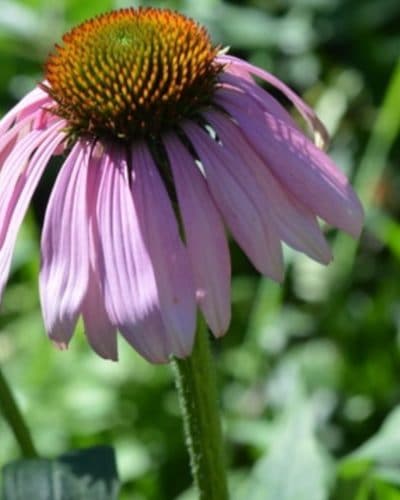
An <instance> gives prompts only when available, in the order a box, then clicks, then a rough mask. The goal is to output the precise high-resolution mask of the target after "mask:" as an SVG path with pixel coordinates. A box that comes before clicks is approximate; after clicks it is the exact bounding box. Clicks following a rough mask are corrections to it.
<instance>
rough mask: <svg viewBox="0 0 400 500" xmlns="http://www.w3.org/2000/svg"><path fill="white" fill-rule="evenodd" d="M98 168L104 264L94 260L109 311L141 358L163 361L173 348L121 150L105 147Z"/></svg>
mask: <svg viewBox="0 0 400 500" xmlns="http://www.w3.org/2000/svg"><path fill="white" fill-rule="evenodd" d="M98 167H99V175H100V182H99V188H98V195H97V225H98V236H99V244H100V245H101V259H102V262H101V261H100V259H98V263H97V266H98V268H99V274H100V279H101V281H102V283H103V287H104V296H105V306H106V310H107V314H108V315H109V317H110V320H111V322H112V324H114V326H116V327H117V328H118V329H119V330H120V331H121V333H122V334H123V335H124V337H125V338H126V339H127V340H128V342H129V343H130V344H132V345H133V347H134V348H135V349H136V350H137V351H138V352H139V353H140V354H141V355H142V356H144V357H145V358H147V359H148V360H149V361H151V362H153V363H163V362H167V361H168V357H169V355H170V354H171V353H173V352H174V351H175V349H176V346H175V344H174V342H170V341H169V339H168V338H167V335H166V332H165V328H164V325H163V322H162V319H161V314H160V305H159V298H158V291H157V287H156V282H155V278H154V271H153V266H152V262H151V259H150V257H149V253H148V250H147V248H146V246H145V243H144V241H143V234H142V229H141V227H140V226H139V222H138V213H137V211H138V207H137V203H136V200H135V199H133V198H132V195H131V192H130V188H129V173H128V172H129V166H128V163H127V158H126V154H125V152H124V151H123V150H119V149H117V148H116V147H115V148H111V146H109V147H107V149H106V151H105V152H104V154H103V159H102V162H101V164H100V165H99V166H98ZM93 196H94V194H93ZM178 350H179V348H178Z"/></svg>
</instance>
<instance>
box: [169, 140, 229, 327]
mask: <svg viewBox="0 0 400 500" xmlns="http://www.w3.org/2000/svg"><path fill="white" fill-rule="evenodd" d="M164 143H165V146H166V149H167V152H168V156H169V160H170V164H171V168H172V173H173V177H174V184H175V188H176V191H177V196H178V202H179V206H180V213H181V216H182V220H183V224H184V229H185V236H186V246H187V249H188V253H189V257H190V261H191V264H192V269H193V274H194V280H195V285H196V291H197V298H198V301H199V304H200V307H201V309H202V311H203V313H204V316H205V318H206V320H207V323H208V325H209V326H210V328H211V330H212V332H213V333H214V335H216V336H221V335H223V334H224V333H225V332H226V330H227V328H228V325H229V321H230V258H229V248H228V243H227V239H226V236H225V232H224V226H223V223H222V220H221V217H220V215H219V213H218V211H217V209H216V207H215V204H214V202H213V200H212V197H211V194H210V192H209V190H208V187H207V184H206V182H205V179H204V178H203V176H202V174H201V173H200V170H199V169H198V167H197V165H196V164H195V162H194V159H193V157H192V156H191V155H190V154H189V152H188V151H187V150H186V148H185V147H184V146H183V145H182V143H181V142H180V141H179V140H178V139H177V138H176V137H175V136H174V135H172V134H171V135H168V136H167V137H166V138H165V140H164Z"/></svg>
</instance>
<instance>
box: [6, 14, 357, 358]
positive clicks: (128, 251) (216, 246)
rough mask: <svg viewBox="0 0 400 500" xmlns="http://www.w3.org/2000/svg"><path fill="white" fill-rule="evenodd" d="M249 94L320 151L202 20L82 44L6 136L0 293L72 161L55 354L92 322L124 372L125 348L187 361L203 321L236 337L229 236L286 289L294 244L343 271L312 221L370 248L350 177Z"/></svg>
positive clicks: (91, 24) (49, 216)
mask: <svg viewBox="0 0 400 500" xmlns="http://www.w3.org/2000/svg"><path fill="white" fill-rule="evenodd" d="M254 77H258V78H260V79H261V80H263V81H265V82H268V83H269V84H271V85H273V86H275V87H276V88H277V89H279V90H280V91H281V92H282V93H283V94H284V95H285V96H286V97H287V98H288V99H289V100H290V101H292V103H293V104H294V105H295V107H296V108H297V109H298V110H299V111H300V113H301V114H302V115H303V117H304V118H305V120H306V121H307V123H308V125H309V126H310V127H311V129H312V130H313V132H314V136H315V137H317V138H318V141H319V142H321V141H323V140H324V138H325V136H326V133H325V130H324V128H323V126H322V125H321V123H320V122H319V121H318V119H317V118H316V116H315V114H314V113H313V111H312V110H311V109H310V108H309V107H308V106H307V105H306V104H305V103H304V102H303V101H302V100H301V99H300V98H299V97H298V96H297V95H296V94H295V93H294V92H292V91H291V90H290V89H289V88H288V87H287V86H286V85H285V84H283V83H282V82H281V81H279V80H278V79H277V78H275V77H274V76H272V75H271V74H269V73H267V72H266V71H263V70H262V69H260V68H257V67H255V66H252V65H251V64H248V63H246V62H245V61H242V60H241V59H237V58H235V57H232V56H229V55H226V54H224V53H223V52H222V51H219V48H218V47H214V46H213V45H212V43H211V41H210V39H209V37H208V34H207V32H206V31H205V29H204V28H202V27H200V26H199V25H198V24H196V23H195V22H194V21H193V20H191V19H188V18H186V17H184V16H183V15H181V14H178V13H176V12H172V11H169V10H160V9H153V8H139V9H123V10H119V11H116V12H112V13H108V14H104V15H102V16H99V17H97V18H95V19H93V20H90V21H87V22H85V23H83V24H81V25H80V26H78V27H76V28H75V29H73V30H72V31H71V32H70V33H68V34H67V35H65V36H64V37H63V43H62V44H61V45H57V46H56V48H55V50H54V52H53V53H52V54H51V55H50V56H49V58H48V61H47V63H46V78H45V80H44V81H43V82H42V83H40V84H39V85H38V87H37V88H36V89H34V90H33V91H32V92H30V93H29V94H28V95H27V96H26V97H24V98H23V99H22V100H21V102H19V103H18V104H17V105H16V106H15V107H14V108H13V109H12V110H11V111H10V112H9V113H8V114H7V115H6V116H5V117H4V118H3V119H2V120H1V122H0V166H1V171H0V221H1V242H0V244H1V247H0V280H1V281H0V287H1V289H0V290H1V291H2V290H3V288H4V285H5V283H6V280H7V277H8V274H9V269H10V262H11V259H12V253H13V248H14V244H15V240H16V236H17V232H18V229H19V226H20V224H21V222H22V219H23V217H24V214H25V212H26V210H27V207H28V205H29V202H30V199H31V197H32V193H33V192H34V190H35V188H36V186H37V184H38V182H39V180H40V178H41V176H42V174H43V172H44V170H45V168H46V167H47V165H48V163H49V160H50V159H51V157H52V156H55V155H65V161H64V164H63V166H62V167H61V170H60V172H59V174H58V178H57V180H56V182H55V185H54V187H53V190H52V193H51V196H50V200H49V203H48V206H47V210H46V216H45V220H44V227H43V232H42V241H41V254H42V266H41V272H40V297H41V304H42V309H43V315H44V322H45V326H46V330H47V332H48V334H49V336H50V338H51V339H53V340H54V341H55V342H56V343H57V344H58V345H60V346H61V347H63V346H66V345H67V344H68V342H69V340H70V338H71V336H72V334H73V331H74V328H75V325H76V322H77V320H78V318H79V317H80V316H82V318H83V322H84V327H85V332H86V335H87V337H88V340H89V342H90V344H91V345H92V347H93V349H94V350H95V351H96V352H97V353H98V354H100V355H101V356H103V357H105V358H111V359H116V358H117V341H116V332H117V330H119V331H120V332H121V333H122V335H123V336H124V337H125V338H126V339H127V341H128V342H129V343H130V344H132V345H133V347H134V348H135V349H136V350H137V351H138V352H139V353H140V354H141V355H143V356H144V357H145V358H147V359H148V360H150V361H152V362H166V361H168V359H169V356H170V355H175V356H178V357H185V356H187V355H188V354H190V352H191V349H192V345H193V337H194V331H195V323H196V307H197V305H198V306H199V308H200V309H201V311H202V313H203V315H204V317H205V319H206V321H207V323H208V325H209V327H210V329H211V331H212V332H213V334H214V335H215V336H220V335H223V334H224V333H225V332H226V330H227V328H228V325H229V321H230V257H229V250H228V243H227V236H226V233H225V229H226V228H227V229H228V230H229V232H230V233H231V234H232V236H233V238H234V239H235V240H236V241H237V242H238V244H239V245H240V246H241V248H242V249H243V251H244V252H245V253H246V255H247V256H248V257H249V259H250V260H251V262H252V263H253V264H254V266H255V267H256V268H257V269H258V270H259V271H260V272H261V273H263V274H265V275H266V276H269V277H270V278H272V279H274V280H277V281H280V280H282V277H283V262H282V242H283V243H286V244H287V245H289V246H291V247H292V248H294V249H296V250H299V251H301V252H304V253H305V254H307V255H308V256H310V257H311V258H313V259H315V260H317V261H319V262H321V263H323V264H327V263H329V261H330V260H331V258H332V256H331V252H330V249H329V247H328V245H327V243H326V241H325V239H324V236H323V234H322V233H321V230H320V228H319V224H318V221H317V218H318V217H319V218H321V219H323V220H325V221H326V222H328V223H329V224H332V225H334V226H336V227H338V228H340V229H342V230H344V231H346V232H347V233H349V234H350V235H352V236H354V237H357V236H358V235H359V233H360V229H361V225H362V219H363V214H362V208H361V206H360V203H359V201H358V199H357V197H356V195H355V194H354V192H353V190H352V189H351V187H350V186H349V183H348V181H347V179H346V177H345V176H344V175H343V174H342V173H341V172H340V171H339V170H338V169H337V167H336V166H335V165H334V163H333V162H332V161H331V160H330V159H329V157H328V156H327V155H326V154H325V153H324V152H323V151H322V150H321V149H319V148H318V147H316V146H315V145H314V144H313V143H312V142H311V141H310V140H309V139H308V138H307V137H306V136H305V135H304V133H303V132H302V131H301V130H300V129H299V128H298V126H297V125H296V124H295V122H294V121H293V119H292V118H291V117H290V115H289V114H288V113H287V112H286V111H285V109H284V108H283V107H282V106H281V105H280V104H279V103H278V102H277V101H276V100H275V99H274V98H273V97H272V96H271V95H270V94H269V93H267V92H266V91H265V90H263V89H262V88H261V87H260V86H259V85H258V84H257V83H256V82H255V80H254ZM318 146H320V144H318Z"/></svg>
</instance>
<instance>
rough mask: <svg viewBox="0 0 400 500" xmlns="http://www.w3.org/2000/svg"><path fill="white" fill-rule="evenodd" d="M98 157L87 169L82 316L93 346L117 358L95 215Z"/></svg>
mask: <svg viewBox="0 0 400 500" xmlns="http://www.w3.org/2000/svg"><path fill="white" fill-rule="evenodd" d="M97 160H98V158H96V157H94V156H92V158H91V161H90V166H89V170H88V180H87V203H88V217H89V228H90V234H89V255H90V270H89V282H88V287H87V291H86V295H85V297H84V299H83V302H82V307H81V310H82V317H83V322H84V325H85V334H86V336H87V338H88V341H89V343H90V345H91V346H92V348H93V349H94V350H95V351H96V352H97V354H99V355H100V356H102V357H103V358H106V359H112V360H114V361H116V360H117V359H118V346H117V332H116V328H115V326H114V325H113V324H112V322H111V319H110V317H109V315H108V313H107V311H106V307H105V298H104V290H103V278H104V263H103V262H102V256H101V255H100V254H99V250H100V241H99V234H98V226H97V217H96V203H97V195H98V189H99V169H100V164H99V162H98V161H97Z"/></svg>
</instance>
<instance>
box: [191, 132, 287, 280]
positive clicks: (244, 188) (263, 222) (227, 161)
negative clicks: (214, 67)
mask: <svg viewBox="0 0 400 500" xmlns="http://www.w3.org/2000/svg"><path fill="white" fill-rule="evenodd" d="M183 128H184V130H185V132H186V133H187V135H188V136H189V138H190V140H191V142H192V144H193V146H194V147H195V149H196V151H197V154H198V155H199V158H200V161H201V163H202V164H203V167H204V171H205V175H206V178H207V182H208V185H209V186H210V191H211V193H212V194H213V197H214V200H215V203H216V204H217V206H218V207H219V209H220V210H221V212H222V215H223V217H224V218H225V222H226V223H227V225H228V227H229V229H230V231H231V232H232V234H233V236H234V238H235V239H236V241H237V242H238V243H239V245H240V246H241V247H242V249H243V250H244V252H245V253H246V254H247V255H248V257H249V258H250V259H251V261H252V262H253V264H254V266H255V267H256V268H257V269H258V270H259V271H260V272H261V273H263V274H266V275H267V276H270V277H271V278H272V279H274V280H276V281H281V280H282V279H283V257H282V248H281V244H280V240H279V235H278V233H277V231H276V227H275V225H274V222H273V221H272V220H271V219H270V218H268V217H267V216H266V214H265V209H266V205H265V195H264V193H263V192H262V190H261V189H260V187H259V186H258V184H257V182H256V179H255V178H254V176H253V174H252V172H251V171H250V170H249V169H248V168H246V165H244V164H243V163H242V162H241V161H240V158H238V157H237V156H234V154H233V153H232V152H231V151H230V150H229V149H228V148H225V147H224V146H223V145H220V144H218V143H217V142H216V141H215V140H213V139H212V138H211V137H210V136H209V135H208V134H207V133H206V132H204V131H203V130H202V129H201V128H200V127H198V126H197V125H194V124H192V123H187V124H185V125H184V127H183Z"/></svg>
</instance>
